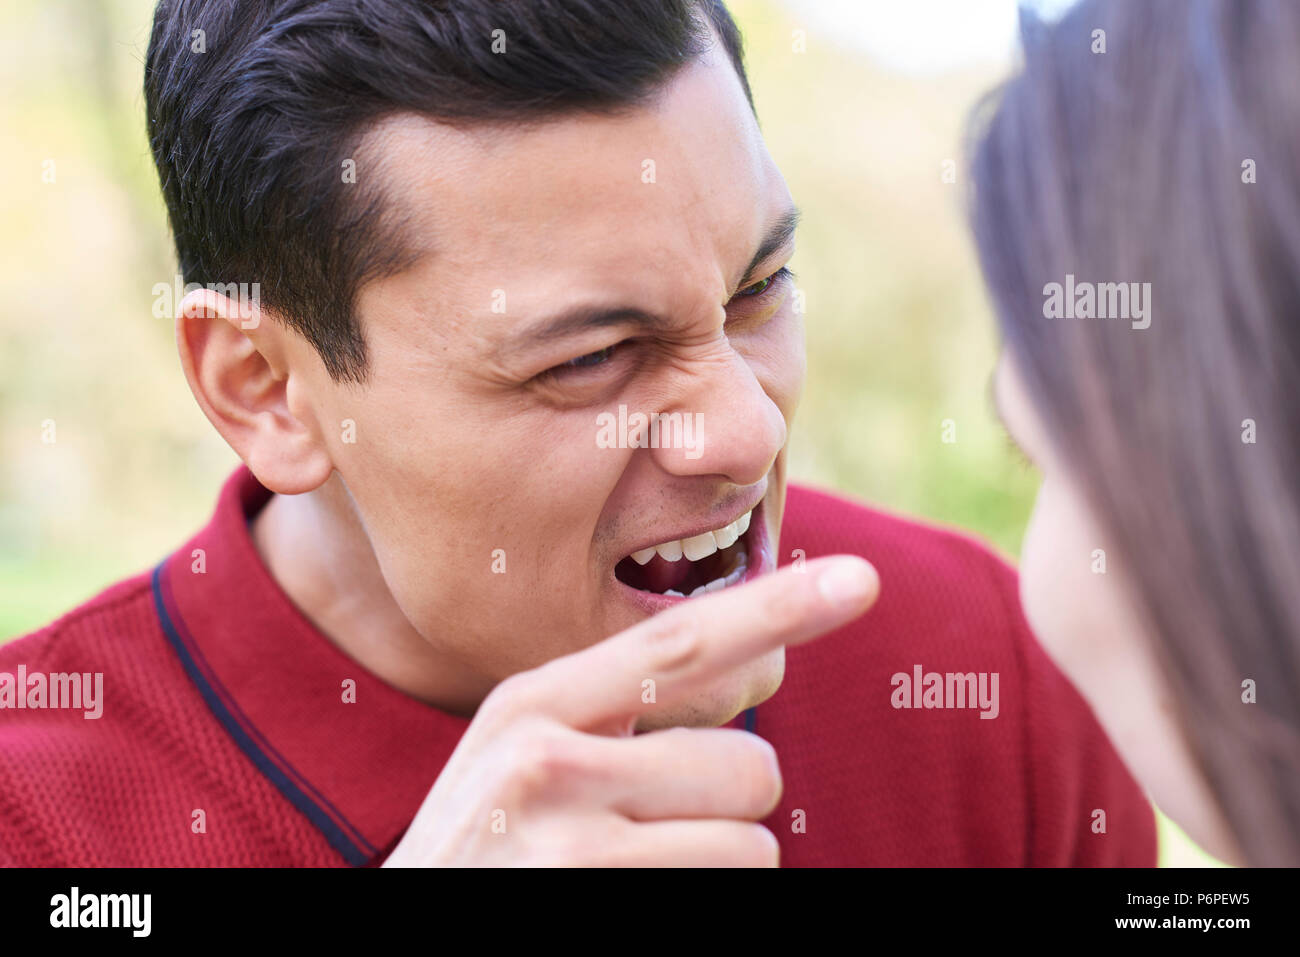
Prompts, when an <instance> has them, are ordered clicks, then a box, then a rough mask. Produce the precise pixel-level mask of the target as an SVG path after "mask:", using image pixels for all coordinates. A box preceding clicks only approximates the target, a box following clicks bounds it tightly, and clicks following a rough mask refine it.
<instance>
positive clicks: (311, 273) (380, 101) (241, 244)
mask: <svg viewBox="0 0 1300 957" xmlns="http://www.w3.org/2000/svg"><path fill="white" fill-rule="evenodd" d="M145 94H146V101H147V109H148V118H149V132H150V137H151V142H152V146H153V150H154V155H155V159H156V161H157V163H158V167H159V172H160V175H161V179H162V185H163V192H164V195H165V197H166V200H167V204H168V209H169V212H170V217H171V224H172V228H173V231H174V233H175V237H176V244H177V249H178V253H179V257H180V264H181V269H182V271H183V273H184V275H185V278H186V280H187V281H190V282H194V283H197V284H201V285H202V286H204V287H205V288H199V289H194V290H193V291H191V292H190V293H189V294H188V295H187V296H186V297H185V299H184V301H183V302H182V303H181V306H180V309H179V316H178V318H177V325H176V331H177V342H178V346H179V350H180V355H181V361H182V365H183V367H184V370H185V374H186V377H187V379H188V381H189V384H190V387H191V389H192V390H193V393H194V396H195V398H196V399H197V400H198V402H199V404H200V406H201V407H202V408H203V411H204V413H205V414H206V415H207V416H208V418H209V420H210V421H211V422H212V424H213V425H214V426H215V427H216V428H217V429H218V431H220V432H221V434H222V435H223V437H224V438H225V439H226V440H227V442H229V444H230V445H231V446H232V447H233V448H234V449H235V451H236V452H237V453H238V454H239V456H240V457H241V458H242V459H243V461H244V463H246V468H243V469H241V470H239V471H238V472H237V473H236V474H234V475H233V476H231V478H230V479H229V480H228V481H227V484H226V486H225V489H224V491H223V492H222V496H221V499H220V502H219V503H218V506H217V510H216V514H215V516H214V518H213V520H212V522H211V524H209V525H208V527H207V528H205V529H204V530H202V531H201V532H199V533H198V534H197V535H196V536H195V537H194V538H193V539H192V540H191V541H190V542H188V543H186V544H185V545H184V546H182V547H181V548H180V549H178V550H177V551H176V552H175V553H174V554H172V555H171V556H169V557H168V558H167V559H166V560H165V561H164V562H162V563H161V564H160V565H159V566H158V567H157V568H156V569H154V570H153V571H152V572H149V573H145V574H141V575H139V576H137V577H135V578H133V579H131V580H128V581H126V582H123V583H121V584H119V585H117V586H115V587H114V588H111V589H109V590H108V591H107V592H105V593H104V594H103V595H101V596H99V597H98V598H96V599H94V600H92V601H91V602H90V603H88V604H87V605H86V606H83V607H82V608H80V609H78V610H77V611H75V612H73V613H72V614H71V615H69V616H65V617H64V618H63V619H60V620H59V621H58V622H55V623H54V624H53V625H51V626H49V627H48V628H46V629H43V630H42V631H40V632H38V633H36V634H34V635H31V636H29V637H27V638H24V639H21V640H19V641H18V642H15V643H13V644H11V645H9V646H7V647H5V648H3V649H0V670H2V671H10V672H16V670H17V668H18V666H19V665H20V664H21V665H23V666H25V670H26V672H27V673H29V674H32V673H36V674H42V673H43V674H51V675H53V674H61V673H72V672H76V673H79V674H82V675H83V676H85V675H95V674H102V675H103V685H104V691H103V710H102V716H101V717H99V718H97V719H94V720H86V719H85V718H84V717H83V716H82V714H81V713H79V712H74V711H70V710H57V709H42V708H33V709H27V710H23V711H7V712H4V713H3V720H4V724H3V726H2V727H0V746H3V748H4V750H5V752H6V753H8V754H13V755H14V756H15V757H16V758H17V760H14V761H11V762H7V763H6V764H5V766H4V767H3V769H0V810H2V811H3V814H2V815H0V853H2V854H3V855H4V856H5V857H6V858H7V859H8V860H10V861H12V862H17V863H30V864H74V865H75V864H218V865H232V864H259V865H284V864H302V865H339V864H354V865H361V864H381V863H382V864H391V865H398V864H406V865H427V864H478V863H528V864H723V865H750V864H773V863H776V862H777V861H778V860H779V861H780V862H781V863H784V864H787V865H837V864H838V865H851V864H917V865H922V864H927V865H933V864H937V865H978V864H986V865H987V864H1061V865H1065V864H1105V865H1113V864H1139V865H1150V864H1152V863H1154V853H1155V851H1154V831H1153V818H1152V813H1151V809H1150V807H1149V805H1148V804H1147V803H1146V802H1145V800H1144V799H1143V797H1142V795H1141V794H1140V792H1139V791H1138V789H1137V788H1136V786H1135V784H1134V783H1133V781H1132V779H1131V778H1130V777H1129V775H1128V774H1127V772H1126V771H1125V769H1124V768H1123V766H1122V765H1121V763H1120V762H1119V760H1118V759H1117V757H1116V756H1115V754H1114V752H1113V751H1112V750H1111V748H1110V746H1109V744H1108V743H1107V742H1106V740H1105V738H1104V737H1103V735H1102V733H1101V732H1100V730H1099V728H1098V727H1097V725H1096V724H1095V722H1094V721H1093V719H1092V717H1091V715H1090V714H1089V712H1088V710H1087V708H1086V706H1085V705H1084V704H1083V703H1082V701H1081V700H1080V699H1079V697H1078V696H1077V695H1076V694H1075V693H1074V692H1073V691H1072V690H1071V689H1070V688H1069V686H1068V685H1067V684H1066V683H1065V681H1064V679H1063V678H1062V677H1061V676H1060V675H1059V673H1058V672H1057V671H1056V670H1055V669H1054V668H1053V667H1052V666H1051V665H1050V663H1049V662H1048V661H1047V660H1046V658H1045V657H1044V656H1043V655H1042V653H1041V652H1040V651H1039V649H1038V647H1037V646H1036V645H1035V644H1034V642H1033V640H1032V638H1031V636H1030V635H1029V633H1028V631H1027V629H1026V627H1025V625H1024V623H1023V622H1022V620H1021V619H1020V617H1019V615H1018V613H1017V611H1016V601H1015V589H1016V584H1015V578H1014V575H1013V573H1012V572H1011V571H1010V570H1009V569H1007V568H1006V567H1005V566H1004V565H1003V564H1002V563H1001V562H1000V561H999V560H997V559H996V558H995V557H993V556H991V555H990V554H989V553H988V552H986V551H985V550H984V549H983V548H981V547H980V546H978V545H977V544H975V543H973V542H970V541H968V540H966V539H965V538H962V537H959V536H956V535H954V534H951V533H948V532H942V531H938V530H933V529H928V528H924V527H920V526H917V525H912V524H909V523H906V522H903V521H901V520H899V519H895V518H891V517H888V516H884V515H881V514H878V513H876V512H873V511H870V510H868V509H865V508H862V507H860V506H858V505H855V504H850V503H848V502H845V501H843V500H841V499H839V498H836V497H834V496H831V495H828V494H823V493H818V492H813V491H810V490H805V489H799V488H797V487H794V486H789V485H787V480H786V452H785V450H786V445H787V441H788V438H789V429H790V425H791V422H792V419H793V416H794V412H795V406H796V404H797V401H798V397H799V393H800V390H801V387H802V380H803V370H804V362H803V344H802V327H801V319H800V316H799V315H798V314H797V313H796V312H795V310H794V308H793V304H792V297H791V289H790V276H789V272H788V270H787V269H786V267H785V264H786V263H787V262H788V261H789V259H790V257H791V255H792V253H793V248H794V245H793V242H794V232H795V222H796V219H797V213H796V210H795V207H794V204H793V202H792V198H791V196H790V195H789V192H788V190H787V189H786V186H785V183H784V181H783V180H782V177H781V175H780V173H779V171H778V170H777V169H776V167H775V165H774V164H773V162H772V159H771V157H770V156H769V155H768V153H767V151H766V149H765V147H764V144H763V140H762V137H761V135H760V134H759V131H758V127H757V124H756V121H755V116H754V113H753V109H752V102H751V97H750V93H749V89H748V85H747V82H746V80H745V76H744V70H743V64H742V60H741V52H740V41H739V37H738V35H737V33H736V30H735V27H734V24H733V23H732V21H731V19H730V17H729V15H728V13H727V11H726V10H725V8H724V7H723V6H722V5H721V3H715V2H712V0H708V2H698V3H697V2H690V0H669V2H664V0H584V2H578V3H575V2H572V0H504V2H502V0H494V2H490V3H489V2H486V0H449V2H444V3H439V4H436V5H435V4H431V3H425V2H417V0H364V2H358V0H348V2H344V0H325V2H319V0H313V2H305V0H257V2H254V0H164V2H163V3H162V4H160V6H159V8H158V11H157V14H156V19H155V24H154V31H153V36H152V40H151V43H150V49H149V54H148V62H147V65H146V77H145ZM241 283H242V284H248V285H250V286H251V284H253V283H256V284H257V289H258V295H257V302H256V304H254V305H250V304H249V303H247V302H243V301H241V297H240V296H238V295H236V293H235V290H236V288H242V287H240V286H239V284H241ZM209 284H212V286H213V288H206V287H207V286H208V285H209ZM218 284H220V285H219V286H218ZM834 553H848V554H856V555H861V556H865V557H867V558H869V559H870V560H871V562H872V563H873V565H874V570H873V568H872V566H869V565H867V564H866V563H865V562H863V561H862V560H861V559H860V558H851V557H840V558H821V557H819V556H828V555H832V554H834ZM778 563H780V564H788V565H790V566H792V567H790V568H789V569H787V570H784V571H781V572H779V573H773V572H774V569H775V566H776V565H777V564H778ZM876 570H878V573H879V574H878V578H877V572H876ZM878 589H879V596H880V597H879V601H878V602H876V603H875V606H874V607H873V608H872V609H871V611H870V612H869V613H868V614H866V615H865V616H863V615H862V613H863V612H864V611H865V610H866V609H867V608H868V606H870V605H872V603H873V601H875V598H876V594H877V590H878ZM715 593H716V594H715ZM822 633H826V634H825V637H821V638H819V639H818V640H816V641H811V640H810V639H813V638H816V637H817V636H818V635H821V634H822ZM611 636H613V637H611ZM606 639H608V640H606ZM787 648H788V654H787ZM778 689H779V690H778Z"/></svg>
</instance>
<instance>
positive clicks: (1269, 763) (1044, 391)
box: [972, 0, 1300, 865]
mask: <svg viewBox="0 0 1300 957" xmlns="http://www.w3.org/2000/svg"><path fill="white" fill-rule="evenodd" d="M1097 31H1103V32H1101V33H1098V32H1097ZM1022 32H1023V33H1024V46H1025V63H1024V69H1023V71H1021V72H1020V73H1019V75H1017V76H1016V77H1015V78H1014V79H1013V80H1012V81H1011V82H1010V83H1008V84H1007V85H1006V86H1005V87H1003V88H1002V89H1001V90H999V91H996V94H995V96H994V97H993V99H991V100H990V101H989V103H988V105H987V108H986V109H983V110H980V111H977V113H976V116H975V127H974V128H975V131H976V137H975V139H976V142H975V148H974V153H973V168H972V182H973V189H974V193H973V226H974V232H975V236H976V242H977V244H978V247H979V253H980V258H981V262H982V265H983V269H984V273H985V277H986V279H987V282H988V285H989V288H990V291H991V294H992V298H993V300H994V307H995V309H996V310H997V313H998V315H999V321H1000V323H1001V326H1002V331H1003V336H1004V339H1005V345H1006V348H1007V349H1008V350H1009V352H1010V354H1011V356H1012V357H1013V359H1014V361H1015V363H1016V365H1017V368H1018V371H1019V372H1020V373H1021V377H1022V379H1023V381H1024V383H1025V386H1026V388H1027V390H1028V392H1029V395H1030V397H1031V400H1032V401H1033V403H1034V405H1035V408H1036V410H1037V412H1038V414H1039V416H1040V418H1041V419H1042V421H1043V422H1044V423H1045V425H1046V428H1047V430H1048V435H1049V436H1050V441H1052V442H1053V443H1054V448H1055V449H1056V451H1057V452H1058V453H1059V454H1060V455H1061V456H1062V457H1063V458H1064V460H1065V461H1066V463H1067V466H1068V467H1069V468H1070V469H1071V470H1072V472H1073V473H1074V474H1075V475H1076V476H1077V477H1078V479H1079V481H1080V485H1081V487H1082V488H1083V489H1085V491H1086V494H1087V495H1088V497H1089V499H1090V504H1091V506H1092V508H1093V509H1094V511H1095V513H1096V514H1097V516H1098V518H1099V520H1100V521H1101V523H1102V528H1103V532H1104V534H1105V535H1106V536H1108V539H1109V541H1108V543H1107V544H1108V545H1109V546H1110V548H1111V551H1110V554H1109V555H1108V557H1109V559H1110V569H1109V572H1110V574H1120V575H1123V576H1124V579H1125V583H1126V585H1127V586H1128V588H1129V590H1130V592H1131V593H1132V595H1133V597H1134V599H1135V601H1136V602H1137V603H1138V606H1139V611H1140V613H1141V614H1142V616H1143V618H1144V619H1145V622H1146V625H1147V627H1148V630H1149V631H1150V633H1151V634H1152V635H1153V636H1154V638H1155V640H1156V642H1157V653H1158V655H1159V657H1160V659H1161V662H1162V665H1163V667H1164V669H1165V671H1166V673H1167V674H1168V676H1169V679H1170V682H1171V686H1172V687H1173V689H1174V691H1175V693H1176V697H1177V700H1178V702H1179V707H1180V710H1181V715H1180V719H1181V722H1182V724H1183V727H1184V728H1185V730H1186V733H1187V735H1188V739H1189V741H1190V744H1191V747H1192V750H1193V751H1194V754H1195V756H1196V759H1197V761H1198V762H1199V764H1200V767H1201V770H1202V771H1203V773H1204V775H1205V777H1206V779H1207V780H1208V782H1209V785H1210V787H1211V789H1212V791H1213V793H1214V795H1215V797H1216V799H1217V801H1218V802H1219V804H1220V807H1221V809H1222V811H1223V814H1224V816H1225V818H1226V820H1227V821H1228V823H1229V825H1230V827H1231V828H1232V829H1233V831H1234V834H1235V836H1236V839H1237V842H1238V844H1239V846H1240V848H1241V850H1242V853H1243V854H1244V855H1245V857H1246V859H1247V861H1249V862H1250V863H1252V864H1257V865H1280V864H1290V865H1295V864H1300V484H1298V483H1300V401H1297V398H1296V389H1297V384H1298V383H1300V4H1298V3H1296V2H1295V0H1142V2H1132V0H1096V2H1085V3H1082V4H1081V5H1079V6H1077V7H1074V8H1072V9H1071V10H1070V11H1069V12H1068V13H1067V14H1066V15H1065V16H1064V17H1063V18H1062V19H1061V20H1060V21H1059V22H1057V23H1054V24H1045V23H1042V22H1039V21H1037V20H1035V19H1034V18H1033V17H1031V16H1028V15H1025V16H1024V19H1023V27H1022ZM1103 50H1104V52H1102V51H1103ZM1067 275H1072V276H1073V277H1074V282H1075V283H1076V285H1077V284H1078V283H1083V282H1091V283H1096V284H1101V283H1133V282H1136V283H1150V284H1151V285H1150V287H1149V288H1150V298H1149V301H1148V303H1147V308H1148V309H1149V314H1148V317H1147V318H1148V319H1149V322H1150V325H1149V326H1148V327H1146V328H1140V326H1141V325H1142V322H1145V321H1147V319H1144V320H1142V322H1133V321H1128V320H1125V319H1123V318H1118V319H1100V318H1096V319H1092V318H1070V319H1065V318H1045V314H1046V313H1047V312H1051V311H1052V310H1051V309H1045V301H1046V299H1047V297H1048V294H1049V288H1050V287H1049V284H1050V283H1059V284H1065V283H1066V281H1067V280H1066V277H1067ZM1098 304H1100V297H1098ZM1082 560H1085V561H1086V560H1087V556H1084V558H1083V559H1082ZM1248 680H1249V681H1250V682H1253V683H1254V684H1255V686H1256V687H1257V694H1258V702H1257V703H1246V702H1245V701H1243V697H1245V693H1244V692H1243V683H1244V682H1247V681H1248Z"/></svg>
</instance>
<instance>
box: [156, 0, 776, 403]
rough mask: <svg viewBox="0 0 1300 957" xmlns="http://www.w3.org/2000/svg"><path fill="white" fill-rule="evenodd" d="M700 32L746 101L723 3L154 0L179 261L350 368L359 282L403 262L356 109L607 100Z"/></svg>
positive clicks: (361, 364)
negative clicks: (722, 54) (253, 292)
mask: <svg viewBox="0 0 1300 957" xmlns="http://www.w3.org/2000/svg"><path fill="white" fill-rule="evenodd" d="M710 31H712V32H713V33H715V34H716V35H717V37H718V39H719V40H720V42H721V44H722V46H723V48H724V49H725V51H726V53H727V55H728V56H729V58H730V60H731V63H732V65H733V66H734V67H735V69H736V71H737V73H738V74H739V76H740V83H741V86H742V87H743V89H744V91H745V94H746V96H747V97H749V98H750V105H751V107H752V105H753V98H752V95H751V94H750V89H749V84H748V81H747V79H746V77H745V69H744V63H743V50H742V46H741V39H740V33H739V31H738V30H737V29H736V25H735V23H734V22H733V21H732V19H731V15H730V14H729V13H728V12H727V8H726V6H725V5H724V3H723V0H161V2H160V3H159V4H158V8H157V10H156V11H155V13H154V21H153V33H152V35H151V37H150V40H149V51H148V55H147V59H146V63H145V74H144V95H145V106H146V112H147V117H148V126H149V143H150V146H151V147H152V150H153V156H154V161H155V163H156V164H157V166H158V174H159V177H160V178H161V180H162V191H163V197H164V199H165V200H166V202H167V212H168V217H169V219H170V221H171V227H172V233H173V235H174V236H175V239H176V251H177V255H178V257H179V260H180V269H181V273H182V274H183V276H184V278H185V281H186V282H187V283H189V282H196V283H200V284H203V285H207V284H209V283H247V284H250V285H251V284H252V283H254V282H256V283H258V284H259V285H260V287H261V288H260V300H261V302H262V304H263V305H266V306H269V307H271V308H273V309H274V310H275V311H276V312H277V313H278V314H279V315H281V316H282V317H283V318H284V319H285V320H286V321H287V322H288V323H289V324H290V325H291V326H293V327H294V328H296V329H297V330H298V331H299V332H301V333H302V334H303V335H304V336H305V337H306V338H307V340H308V341H309V342H311V343H312V345H313V346H314V347H315V348H316V351H317V352H318V353H319V354H320V356H321V359H322V361H323V362H324V364H325V368H326V369H327V370H328V371H329V373H330V375H331V376H333V377H334V378H335V379H337V380H352V381H364V379H365V376H366V349H365V339H364V337H363V335H362V332H361V329H360V327H359V325H358V323H357V321H356V318H355V316H354V315H353V304H354V301H355V299H356V294H357V292H358V291H359V289H360V288H361V286H362V285H363V284H364V283H365V282H366V281H368V280H370V279H374V278H378V277H381V276H384V275H387V274H391V273H394V272H398V271H400V270H401V269H402V268H404V267H405V266H406V265H407V264H408V263H409V262H410V261H411V260H412V258H414V257H413V252H414V250H413V248H412V244H411V242H410V240H409V237H403V236H402V235H401V226H402V208H403V203H402V198H401V196H400V195H394V196H384V195H383V194H382V192H381V190H380V189H379V188H378V186H377V183H376V180H378V179H380V178H381V177H378V176H375V175H371V173H372V171H374V170H375V169H377V168H378V166H379V164H380V162H381V160H382V158H381V157H374V156H371V157H364V156H359V155H358V150H359V149H360V148H361V145H362V142H363V139H364V136H365V134H366V133H367V132H368V131H369V130H370V129H371V128H372V127H373V125H374V124H375V123H377V122H378V121H380V120H382V119H384V118H385V117H388V116H392V115H394V114H399V113H414V114H419V115H423V116H427V117H430V118H433V119H437V120H442V121H445V122H452V123H463V124H474V123H508V122H514V121H520V122H534V121H538V120H545V119H548V118H552V117H555V116H558V115H562V114H567V113H574V112H580V111H589V112H617V111H619V110H622V109H626V108H628V107H631V106H635V105H637V104H640V103H642V102H644V101H646V100H647V99H649V98H650V97H652V96H654V94H655V93H656V92H657V90H658V89H659V88H660V87H661V85H662V84H663V83H664V82H665V81H666V80H668V79H669V78H670V77H671V76H672V75H673V74H674V73H675V72H676V71H677V70H678V69H679V68H680V67H682V66H684V65H685V64H686V63H688V62H690V61H691V60H693V59H694V58H696V57H698V56H699V55H700V54H702V53H703V52H704V51H705V50H706V49H707V48H708V46H709V42H710ZM346 160H352V161H353V162H354V163H355V164H356V168H357V172H356V175H355V177H354V180H353V183H354V184H349V183H348V181H347V180H345V179H344V175H343V171H344V167H343V163H344V161H346Z"/></svg>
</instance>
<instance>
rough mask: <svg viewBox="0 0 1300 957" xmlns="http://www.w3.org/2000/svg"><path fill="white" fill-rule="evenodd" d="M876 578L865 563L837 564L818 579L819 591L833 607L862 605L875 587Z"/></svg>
mask: <svg viewBox="0 0 1300 957" xmlns="http://www.w3.org/2000/svg"><path fill="white" fill-rule="evenodd" d="M875 584H876V576H875V573H874V571H873V570H872V568H871V566H870V565H868V564H867V563H866V562H864V561H853V560H849V559H846V560H844V561H839V562H836V563H835V564H834V565H832V566H831V567H830V568H828V569H826V571H824V572H822V574H821V577H820V578H818V579H817V589H818V591H820V592H821V593H822V597H823V598H825V599H826V601H827V602H829V603H830V604H832V605H836V606H845V605H858V604H861V603H862V602H863V601H864V600H865V599H866V597H867V596H868V595H869V594H870V593H871V589H872V588H874V587H875Z"/></svg>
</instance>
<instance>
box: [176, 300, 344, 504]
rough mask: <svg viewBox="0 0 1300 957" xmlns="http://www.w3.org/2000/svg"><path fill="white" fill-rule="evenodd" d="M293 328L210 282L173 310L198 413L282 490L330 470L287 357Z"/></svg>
mask: <svg viewBox="0 0 1300 957" xmlns="http://www.w3.org/2000/svg"><path fill="white" fill-rule="evenodd" d="M295 334H296V333H294V332H293V330H291V329H290V328H289V327H288V326H287V325H286V324H285V323H282V322H279V321H275V320H274V319H273V318H272V317H270V316H268V315H267V313H266V312H265V310H263V309H262V308H261V306H260V304H258V303H256V302H249V301H246V300H242V301H238V302H237V301H235V300H233V299H231V298H229V297H227V296H224V295H221V294H220V293H217V292H214V291H213V290H210V289H196V290H193V291H191V292H190V293H188V294H187V295H186V296H185V298H184V299H182V300H181V305H180V309H179V310H178V312H177V314H176V346H177V349H178V350H179V351H180V356H181V367H182V368H183V369H184V370H185V379H186V381H188V382H189V384H190V390H191V391H192V392H193V393H194V398H195V399H197V400H198V403H199V407H200V408H201V409H203V414H204V415H206V416H207V417H208V421H209V422H211V423H212V424H213V426H215V427H216V430H217V431H218V432H220V433H221V436H222V438H224V439H225V440H226V442H227V443H229V445H230V447H231V448H232V449H234V450H235V452H236V454H238V455H239V457H240V458H241V459H243V460H244V462H245V463H247V465H248V467H249V469H250V470H251V471H252V473H253V474H254V475H255V476H256V477H257V480H258V481H259V482H261V483H262V484H263V485H264V486H266V487H267V488H269V489H270V490H271V491H273V492H279V493H281V494H284V495H297V494H299V493H301V492H310V491H311V490H312V489H315V488H318V487H319V486H320V485H322V484H323V483H324V482H325V480H326V479H328V478H329V477H330V474H331V473H332V472H333V471H334V465H333V462H332V461H331V459H330V456H329V450H328V448H327V447H326V445H325V442H324V441H322V438H321V432H320V429H319V428H318V426H317V422H316V420H315V416H314V413H313V410H312V409H311V407H310V405H308V404H307V403H305V402H304V401H303V386H304V385H305V383H303V382H299V381H297V378H296V377H297V373H296V372H295V371H293V370H292V369H291V367H290V363H289V361H288V359H289V356H290V354H291V348H290V347H291V343H289V342H288V341H287V338H288V337H289V336H292V335H295Z"/></svg>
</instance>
